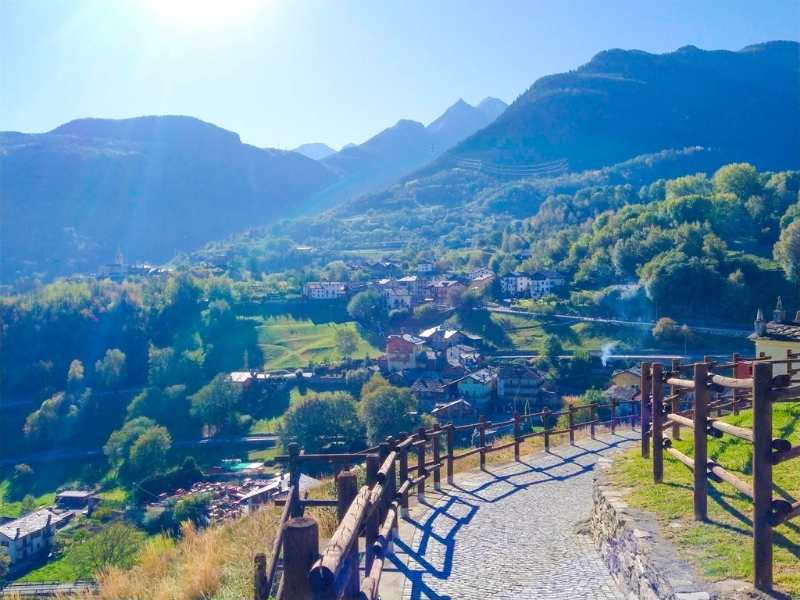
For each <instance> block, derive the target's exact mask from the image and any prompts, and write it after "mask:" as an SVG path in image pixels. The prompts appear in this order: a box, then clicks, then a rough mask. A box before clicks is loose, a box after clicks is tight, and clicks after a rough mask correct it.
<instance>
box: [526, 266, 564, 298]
mask: <svg viewBox="0 0 800 600" xmlns="http://www.w3.org/2000/svg"><path fill="white" fill-rule="evenodd" d="M562 285H564V276H563V275H560V274H558V273H553V272H541V271H540V272H537V273H534V274H533V275H531V277H530V291H531V298H541V297H542V296H546V295H547V294H549V293H551V292H552V291H553V290H554V289H555V288H557V287H560V286H562Z"/></svg>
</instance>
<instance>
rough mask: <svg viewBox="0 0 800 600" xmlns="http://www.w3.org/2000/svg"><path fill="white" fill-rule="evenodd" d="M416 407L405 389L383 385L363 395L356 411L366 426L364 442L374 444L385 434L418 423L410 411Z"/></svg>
mask: <svg viewBox="0 0 800 600" xmlns="http://www.w3.org/2000/svg"><path fill="white" fill-rule="evenodd" d="M365 387H366V386H365ZM416 408H417V402H416V400H415V399H414V396H413V395H412V394H411V391H410V390H408V389H407V388H398V387H395V386H392V385H385V386H381V387H378V388H376V389H373V390H372V391H370V392H369V393H367V394H366V395H363V396H362V397H361V402H360V403H359V405H358V412H359V416H360V417H361V420H362V421H363V422H364V425H365V426H366V428H367V442H368V443H369V444H377V443H380V442H381V441H383V440H384V439H385V438H386V437H387V436H390V435H397V434H399V433H401V432H404V431H411V430H412V429H413V428H414V426H415V425H416V423H417V419H416V415H413V414H411V413H413V412H414V411H415V410H416Z"/></svg>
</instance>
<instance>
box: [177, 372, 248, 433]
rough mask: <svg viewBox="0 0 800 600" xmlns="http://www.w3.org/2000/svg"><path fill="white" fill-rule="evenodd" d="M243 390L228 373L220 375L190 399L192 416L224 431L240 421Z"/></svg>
mask: <svg viewBox="0 0 800 600" xmlns="http://www.w3.org/2000/svg"><path fill="white" fill-rule="evenodd" d="M241 398H242V389H241V387H240V386H238V385H237V384H235V383H233V382H232V381H231V378H230V377H229V376H228V374H227V373H219V374H218V375H217V376H216V377H214V379H212V380H211V381H210V382H209V383H208V385H205V386H203V387H202V388H200V390H198V391H197V392H196V393H195V394H193V395H192V396H190V397H189V400H190V401H191V403H192V405H191V414H192V416H193V417H195V418H197V419H200V420H201V421H202V422H203V423H205V424H206V425H210V426H212V427H214V428H215V429H217V430H224V429H226V428H228V427H230V426H231V425H232V424H234V423H236V422H237V421H238V409H239V404H240V401H241Z"/></svg>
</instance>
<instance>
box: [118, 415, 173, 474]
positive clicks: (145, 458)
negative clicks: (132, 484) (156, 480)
mask: <svg viewBox="0 0 800 600" xmlns="http://www.w3.org/2000/svg"><path fill="white" fill-rule="evenodd" d="M171 447H172V437H170V435H169V432H168V431H167V430H166V428H165V427H162V426H160V425H157V426H155V427H150V428H148V429H147V430H145V431H144V432H142V434H141V435H140V436H139V437H138V438H137V439H136V441H135V442H134V443H133V444H132V445H131V449H130V452H129V455H128V464H127V468H128V473H129V475H130V476H132V477H134V478H140V477H144V476H145V475H147V474H148V473H157V472H159V471H162V470H163V469H164V467H165V466H166V465H167V454H168V453H169V450H170V448H171Z"/></svg>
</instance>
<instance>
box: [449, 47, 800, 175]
mask: <svg viewBox="0 0 800 600" xmlns="http://www.w3.org/2000/svg"><path fill="white" fill-rule="evenodd" d="M798 123H800V44H798V43H796V42H781V41H776V42H768V43H764V44H758V45H754V46H748V47H746V48H743V49H742V50H739V51H738V52H731V51H726V50H715V51H705V50H700V49H698V48H696V47H694V46H686V47H683V48H680V49H678V50H676V51H675V52H670V53H666V54H650V53H647V52H642V51H639V50H618V49H617V50H608V51H605V52H601V53H600V54H598V55H597V56H595V57H594V58H592V60H591V61H589V62H588V63H587V64H585V65H583V66H581V67H579V68H578V69H576V70H575V71H570V72H568V73H561V74H558V75H551V76H548V77H543V78H542V79H539V80H538V81H536V82H535V83H534V84H533V85H532V86H531V87H530V88H529V89H528V90H527V91H526V92H525V93H524V94H522V95H521V96H520V97H519V98H518V99H517V100H516V101H515V102H514V103H513V104H512V105H511V106H510V107H509V108H508V109H507V110H505V111H504V112H503V114H502V115H501V116H500V117H499V118H497V120H495V121H494V122H493V123H492V124H491V125H489V126H488V127H486V128H484V129H482V130H481V131H479V132H477V133H475V134H474V135H472V136H471V137H469V138H468V139H466V140H464V141H463V142H462V143H461V144H459V145H458V146H457V147H456V148H454V149H453V150H451V151H450V152H448V153H447V154H446V155H445V156H443V157H442V160H441V162H440V164H439V165H437V166H436V167H434V168H441V166H442V165H444V166H447V165H450V166H452V165H455V164H459V163H461V164H464V161H465V160H469V161H474V160H480V161H484V162H485V163H489V165H491V166H493V167H496V168H503V167H509V166H510V167H519V166H525V167H529V168H533V167H535V166H536V165H538V164H541V163H547V162H551V161H564V163H565V164H566V166H567V168H568V170H570V171H580V170H585V169H595V168H598V167H603V166H607V165H611V164H615V163H618V162H621V161H624V160H627V159H630V158H632V157H634V156H638V155H642V154H647V153H653V152H658V151H660V150H664V149H668V148H684V147H690V146H703V147H710V148H715V149H719V150H721V151H722V152H723V153H725V154H727V155H729V156H730V157H731V158H733V159H745V158H746V159H748V160H750V161H751V162H754V164H757V165H758V166H761V167H763V168H769V169H781V168H785V167H789V166H792V165H796V164H797V160H798V157H800V127H798V126H797V124H798Z"/></svg>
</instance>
